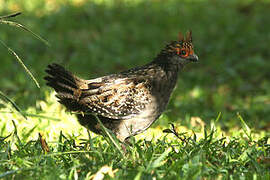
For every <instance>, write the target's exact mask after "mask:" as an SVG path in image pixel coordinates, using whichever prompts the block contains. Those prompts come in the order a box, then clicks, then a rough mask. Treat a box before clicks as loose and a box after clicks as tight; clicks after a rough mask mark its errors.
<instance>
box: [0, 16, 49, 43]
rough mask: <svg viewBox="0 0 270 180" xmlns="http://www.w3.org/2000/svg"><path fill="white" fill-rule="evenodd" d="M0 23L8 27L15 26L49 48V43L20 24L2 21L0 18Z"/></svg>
mask: <svg viewBox="0 0 270 180" xmlns="http://www.w3.org/2000/svg"><path fill="white" fill-rule="evenodd" d="M0 23H2V24H7V25H10V26H16V27H18V28H21V29H23V30H24V31H27V32H29V33H31V34H32V35H33V36H34V37H36V38H37V39H38V40H40V41H42V42H43V43H44V44H46V45H47V46H50V43H49V42H48V41H46V40H45V39H43V38H42V37H40V36H39V35H37V34H36V33H34V32H33V31H31V30H30V29H27V28H26V27H25V26H23V25H22V24H20V23H17V22H13V21H7V20H3V19H2V18H1V19H0Z"/></svg>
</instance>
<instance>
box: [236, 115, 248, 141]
mask: <svg viewBox="0 0 270 180" xmlns="http://www.w3.org/2000/svg"><path fill="white" fill-rule="evenodd" d="M237 117H238V118H239V119H240V121H241V125H242V128H243V130H244V133H245V134H246V135H247V137H248V138H249V140H250V141H252V138H251V129H250V128H249V127H248V125H247V124H246V122H245V121H244V119H243V118H242V116H241V115H240V113H237Z"/></svg>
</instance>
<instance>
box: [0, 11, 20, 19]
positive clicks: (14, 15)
mask: <svg viewBox="0 0 270 180" xmlns="http://www.w3.org/2000/svg"><path fill="white" fill-rule="evenodd" d="M20 14H22V13H21V12H16V13H13V14H9V15H5V16H0V20H1V19H7V18H12V17H16V16H18V15H20Z"/></svg>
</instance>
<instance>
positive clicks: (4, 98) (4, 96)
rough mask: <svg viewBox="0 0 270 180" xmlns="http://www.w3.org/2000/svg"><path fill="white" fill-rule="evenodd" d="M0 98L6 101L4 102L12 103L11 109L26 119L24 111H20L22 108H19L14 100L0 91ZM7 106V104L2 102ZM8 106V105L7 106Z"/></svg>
mask: <svg viewBox="0 0 270 180" xmlns="http://www.w3.org/2000/svg"><path fill="white" fill-rule="evenodd" d="M0 98H1V99H2V100H3V101H4V102H6V103H10V104H11V105H12V109H11V111H12V110H13V109H15V110H16V111H17V112H18V113H19V114H20V115H21V116H23V117H24V118H25V119H26V120H27V117H26V116H25V115H24V113H23V112H22V110H21V109H20V108H19V106H17V105H16V104H15V102H13V101H12V100H11V99H10V98H9V97H7V96H6V95H5V94H4V93H3V92H2V91H0ZM4 105H6V106H7V104H4ZM7 107H8V106H7Z"/></svg>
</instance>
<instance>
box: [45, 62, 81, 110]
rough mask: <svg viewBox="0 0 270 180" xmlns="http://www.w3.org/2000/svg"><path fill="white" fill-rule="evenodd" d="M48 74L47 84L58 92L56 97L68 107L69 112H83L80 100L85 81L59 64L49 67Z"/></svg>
mask: <svg viewBox="0 0 270 180" xmlns="http://www.w3.org/2000/svg"><path fill="white" fill-rule="evenodd" d="M46 72H47V73H48V75H47V76H46V77H45V78H44V79H45V80H46V81H47V83H46V84H47V85H48V86H50V87H52V88H53V89H54V90H55V91H56V92H57V95H56V97H58V98H59V102H60V103H61V104H63V105H64V106H66V108H67V109H68V110H71V111H78V110H81V109H82V107H81V105H80V103H79V98H80V92H81V87H82V86H83V85H84V84H85V83H84V82H85V81H84V80H82V79H80V78H78V77H76V76H75V75H73V74H72V73H71V72H69V71H67V70H65V68H64V67H62V66H60V65H58V64H50V65H48V67H47V69H46Z"/></svg>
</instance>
